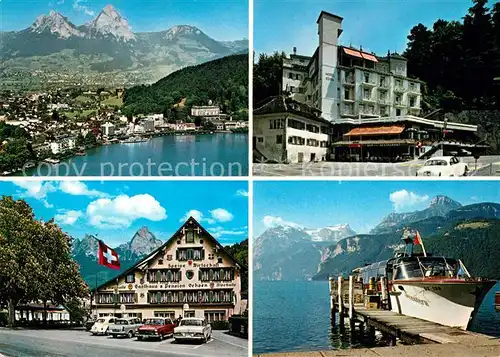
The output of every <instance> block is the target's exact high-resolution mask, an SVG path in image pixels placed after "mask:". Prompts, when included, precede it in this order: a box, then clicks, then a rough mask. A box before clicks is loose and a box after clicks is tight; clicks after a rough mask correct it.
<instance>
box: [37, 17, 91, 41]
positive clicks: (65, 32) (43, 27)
mask: <svg viewBox="0 0 500 357" xmlns="http://www.w3.org/2000/svg"><path fill="white" fill-rule="evenodd" d="M30 31H31V32H35V33H39V34H41V33H44V32H49V33H51V34H54V35H56V36H58V37H59V38H62V39H67V38H70V37H71V36H77V37H83V35H84V34H83V33H82V32H81V31H79V30H78V29H77V28H76V27H75V25H73V24H72V23H71V22H70V21H69V20H68V19H67V18H66V17H64V16H63V15H61V14H60V13H59V12H57V11H54V10H50V12H49V15H48V16H46V15H40V16H38V18H37V19H36V21H35V22H34V23H33V25H31V27H30Z"/></svg>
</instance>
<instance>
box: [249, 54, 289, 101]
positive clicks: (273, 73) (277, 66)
mask: <svg viewBox="0 0 500 357" xmlns="http://www.w3.org/2000/svg"><path fill="white" fill-rule="evenodd" d="M284 58H285V54H284V53H278V52H275V53H274V54H273V55H271V56H268V55H266V54H260V55H259V60H258V62H257V64H255V65H254V70H253V98H254V101H253V102H254V108H256V105H258V104H259V103H261V102H262V101H263V100H265V99H266V98H269V97H271V96H276V95H279V94H281V88H282V76H283V59H284Z"/></svg>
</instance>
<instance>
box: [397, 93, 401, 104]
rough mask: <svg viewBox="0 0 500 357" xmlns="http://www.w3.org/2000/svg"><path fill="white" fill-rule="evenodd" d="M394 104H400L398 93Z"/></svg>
mask: <svg viewBox="0 0 500 357" xmlns="http://www.w3.org/2000/svg"><path fill="white" fill-rule="evenodd" d="M396 104H401V96H400V95H397V96H396Z"/></svg>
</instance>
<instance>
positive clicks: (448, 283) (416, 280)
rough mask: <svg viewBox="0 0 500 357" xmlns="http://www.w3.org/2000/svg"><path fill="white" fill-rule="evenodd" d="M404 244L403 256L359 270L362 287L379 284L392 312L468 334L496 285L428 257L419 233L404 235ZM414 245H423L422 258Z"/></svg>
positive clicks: (456, 263) (453, 262)
mask: <svg viewBox="0 0 500 357" xmlns="http://www.w3.org/2000/svg"><path fill="white" fill-rule="evenodd" d="M413 234H414V235H416V237H417V238H415V239H413V238H411V235H413ZM409 236H410V237H409ZM403 240H404V241H405V243H406V246H405V250H404V252H400V253H396V255H395V257H394V258H392V259H389V260H386V261H381V262H377V263H374V264H371V265H368V266H365V267H362V268H358V269H356V271H357V272H358V274H359V277H360V278H361V279H362V281H363V285H364V286H367V285H368V282H369V281H370V280H372V281H373V280H375V281H377V284H376V286H377V289H376V290H377V291H379V292H382V290H385V291H387V292H388V301H386V302H385V303H386V306H387V308H388V309H390V310H392V311H395V312H398V313H400V314H403V315H407V316H412V317H416V318H420V319H423V320H427V321H432V322H436V323H439V324H442V325H446V326H451V327H458V328H461V329H463V330H466V329H467V328H468V326H470V323H471V322H472V321H473V320H474V317H475V315H476V313H477V310H478V309H479V306H480V305H481V303H482V301H483V299H484V297H485V296H486V294H487V293H488V291H489V290H490V289H491V288H492V287H493V286H494V285H495V283H496V282H495V281H493V280H487V279H484V278H480V277H473V276H472V275H471V274H470V273H469V272H468V270H467V268H466V267H465V265H464V264H463V262H462V261H461V260H460V259H455V258H447V257H444V256H432V255H431V254H427V253H426V252H425V248H424V247H423V242H422V239H421V238H420V235H419V233H418V232H416V233H408V231H405V233H404V235H403ZM414 244H420V245H422V248H423V253H422V254H414V253H413V246H414ZM382 277H385V278H386V279H381V278H382ZM382 281H386V282H387V285H386V286H382ZM365 284H366V285H365ZM382 295H383V294H382Z"/></svg>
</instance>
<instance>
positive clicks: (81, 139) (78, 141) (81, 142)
mask: <svg viewBox="0 0 500 357" xmlns="http://www.w3.org/2000/svg"><path fill="white" fill-rule="evenodd" d="M75 144H76V146H77V147H80V146H84V145H85V138H84V137H83V134H82V133H78V135H77V136H76V140H75Z"/></svg>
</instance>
